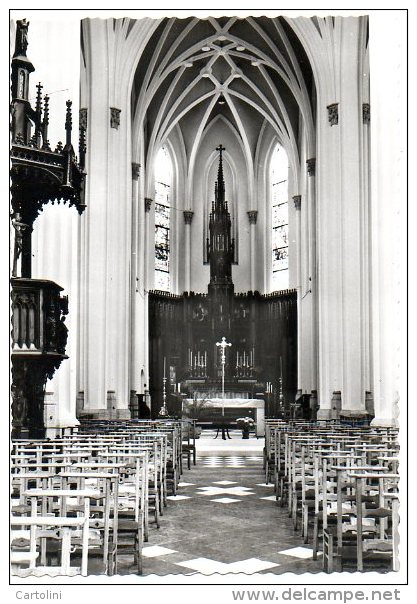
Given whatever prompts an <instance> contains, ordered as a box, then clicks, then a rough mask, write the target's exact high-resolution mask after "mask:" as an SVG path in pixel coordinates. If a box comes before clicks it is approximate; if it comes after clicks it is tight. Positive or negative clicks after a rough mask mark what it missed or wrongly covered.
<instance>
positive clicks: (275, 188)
mask: <svg viewBox="0 0 417 604" xmlns="http://www.w3.org/2000/svg"><path fill="white" fill-rule="evenodd" d="M271 200H272V203H271V206H272V216H271V219H272V289H275V290H279V289H287V288H288V158H287V154H286V153H285V150H284V149H283V148H282V147H281V146H280V145H277V146H276V147H275V151H274V153H273V155H272V159H271Z"/></svg>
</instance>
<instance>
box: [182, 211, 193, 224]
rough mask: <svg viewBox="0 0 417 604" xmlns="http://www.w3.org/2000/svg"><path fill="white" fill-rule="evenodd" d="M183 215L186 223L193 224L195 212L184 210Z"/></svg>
mask: <svg viewBox="0 0 417 604" xmlns="http://www.w3.org/2000/svg"><path fill="white" fill-rule="evenodd" d="M183 216H184V223H185V224H191V223H192V221H193V216H194V212H193V211H192V210H184V211H183Z"/></svg>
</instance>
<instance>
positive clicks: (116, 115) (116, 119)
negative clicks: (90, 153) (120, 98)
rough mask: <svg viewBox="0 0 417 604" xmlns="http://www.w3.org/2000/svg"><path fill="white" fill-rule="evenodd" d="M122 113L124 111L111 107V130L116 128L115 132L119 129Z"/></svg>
mask: <svg viewBox="0 0 417 604" xmlns="http://www.w3.org/2000/svg"><path fill="white" fill-rule="evenodd" d="M121 111H122V110H121V109H117V107H110V128H114V129H115V130H118V129H119V126H120V113H121Z"/></svg>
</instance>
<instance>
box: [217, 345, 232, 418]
mask: <svg viewBox="0 0 417 604" xmlns="http://www.w3.org/2000/svg"><path fill="white" fill-rule="evenodd" d="M231 345H232V344H231V343H230V342H226V338H225V337H224V336H223V337H222V341H221V342H216V346H220V353H221V357H220V359H221V363H222V415H224V366H225V363H226V347H227V346H231Z"/></svg>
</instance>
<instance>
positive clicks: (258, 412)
mask: <svg viewBox="0 0 417 604" xmlns="http://www.w3.org/2000/svg"><path fill="white" fill-rule="evenodd" d="M201 406H203V409H204V412H205V415H206V414H207V412H208V413H209V412H210V410H211V409H212V410H213V411H215V415H216V417H219V415H221V414H222V409H223V408H224V411H225V418H226V419H227V417H228V416H230V411H231V410H234V411H237V410H239V416H240V417H245V416H246V415H247V413H246V414H245V409H247V410H249V409H253V410H254V417H253V419H254V421H255V433H256V436H257V437H260V436H264V435H265V401H264V400H263V399H259V398H225V399H224V400H223V399H222V398H210V399H197V400H196V399H192V398H186V399H184V400H183V402H182V413H183V415H184V416H190V414H192V413H193V410H194V409H196V408H198V409H199V412H201ZM240 409H241V410H242V412H241V413H240Z"/></svg>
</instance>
